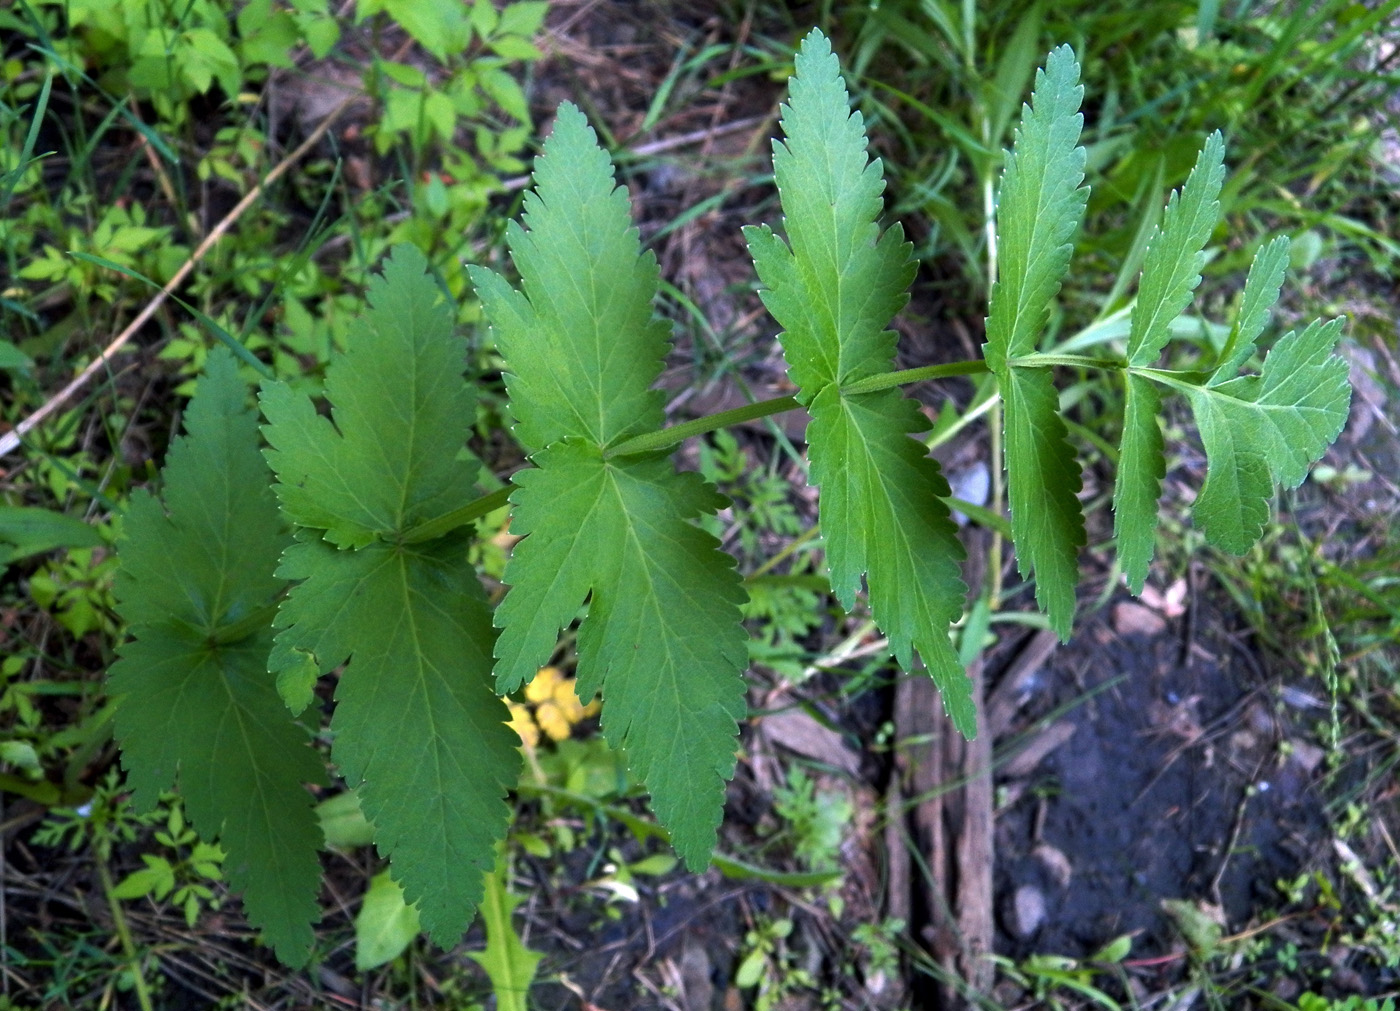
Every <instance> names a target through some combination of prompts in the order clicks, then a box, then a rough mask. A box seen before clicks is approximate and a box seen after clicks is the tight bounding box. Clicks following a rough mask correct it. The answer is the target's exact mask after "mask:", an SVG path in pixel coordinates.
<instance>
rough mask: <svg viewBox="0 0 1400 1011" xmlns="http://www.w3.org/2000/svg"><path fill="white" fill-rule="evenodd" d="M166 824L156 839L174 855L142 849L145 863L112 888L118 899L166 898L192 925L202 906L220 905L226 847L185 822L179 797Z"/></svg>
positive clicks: (170, 810)
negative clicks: (202, 838) (202, 837)
mask: <svg viewBox="0 0 1400 1011" xmlns="http://www.w3.org/2000/svg"><path fill="white" fill-rule="evenodd" d="M168 803H169V814H168V815H167V816H166V819H165V827H164V828H163V829H158V830H157V831H156V833H155V841H156V842H157V843H159V844H160V845H161V846H164V847H165V848H166V849H167V850H170V851H172V853H173V855H174V859H173V860H172V859H171V858H170V857H168V856H166V855H164V854H160V853H142V854H141V861H142V863H144V864H145V865H146V866H145V867H143V868H142V869H141V870H138V871H132V872H131V873H130V874H128V875H127V876H126V877H125V878H123V879H122V880H121V881H118V882H117V885H116V887H115V888H113V889H112V896H113V897H114V898H118V899H140V898H145V897H146V896H150V897H151V898H152V899H154V900H155V901H156V902H165V901H166V900H167V899H168V900H169V901H170V902H171V903H173V904H174V905H176V906H179V907H180V909H181V911H182V912H183V913H184V915H185V924H186V925H187V926H189V927H191V928H193V927H194V925H195V921H196V920H198V919H199V913H200V910H201V909H202V908H203V907H204V906H206V905H208V906H209V907H210V908H211V909H217V908H218V907H219V900H218V898H217V896H216V895H215V893H214V888H215V887H217V886H218V884H219V882H221V881H222V880H223V874H222V872H221V871H220V869H219V865H220V864H222V863H223V862H224V853H223V850H221V849H219V847H217V846H212V845H210V844H209V843H206V842H200V840H199V836H198V835H196V834H195V832H194V830H193V829H191V828H190V827H189V826H188V825H186V824H185V817H184V813H183V810H182V808H181V807H180V804H179V801H178V800H177V799H175V798H173V797H172V798H170V799H169V801H168Z"/></svg>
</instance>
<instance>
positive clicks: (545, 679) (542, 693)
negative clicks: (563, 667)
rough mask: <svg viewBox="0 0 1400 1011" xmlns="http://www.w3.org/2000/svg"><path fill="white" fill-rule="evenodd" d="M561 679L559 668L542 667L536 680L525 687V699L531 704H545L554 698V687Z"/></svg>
mask: <svg viewBox="0 0 1400 1011" xmlns="http://www.w3.org/2000/svg"><path fill="white" fill-rule="evenodd" d="M560 678H561V675H560V674H559V668H558V667H541V668H540V670H539V673H538V674H536V675H535V677H534V680H532V681H531V682H530V683H529V684H528V685H526V686H525V697H526V698H527V699H529V700H530V701H531V702H545V701H547V700H549V699H551V698H553V697H554V687H555V685H557V684H558V683H559V681H560Z"/></svg>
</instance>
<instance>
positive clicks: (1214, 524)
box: [1183, 317, 1351, 554]
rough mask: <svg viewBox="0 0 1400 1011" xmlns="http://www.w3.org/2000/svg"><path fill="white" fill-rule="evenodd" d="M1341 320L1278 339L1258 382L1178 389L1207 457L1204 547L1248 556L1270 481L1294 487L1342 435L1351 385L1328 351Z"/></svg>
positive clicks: (1201, 502)
mask: <svg viewBox="0 0 1400 1011" xmlns="http://www.w3.org/2000/svg"><path fill="white" fill-rule="evenodd" d="M1343 322H1344V321H1343V319H1342V318H1341V317H1338V318H1336V319H1332V320H1328V321H1327V322H1325V323H1324V322H1323V321H1322V320H1314V321H1313V322H1312V323H1310V324H1308V326H1307V327H1306V328H1304V329H1303V331H1302V332H1301V333H1298V332H1291V333H1288V334H1285V335H1284V336H1283V337H1281V338H1280V339H1279V341H1278V343H1277V344H1276V345H1275V346H1274V348H1273V350H1271V351H1270V352H1269V354H1268V356H1267V357H1266V358H1265V359H1264V368H1263V371H1262V372H1261V373H1260V374H1259V375H1257V376H1239V377H1237V378H1234V379H1230V380H1228V381H1225V382H1222V383H1219V384H1217V385H1214V386H1204V387H1195V386H1191V387H1183V391H1184V392H1185V393H1186V395H1187V397H1188V398H1189V399H1190V401H1191V407H1192V410H1193V412H1194V413H1195V416H1196V425H1197V427H1198V428H1199V429H1200V432H1201V440H1202V442H1203V443H1204V444H1205V448H1206V456H1207V459H1208V467H1207V472H1206V483H1205V485H1204V487H1202V489H1201V494H1200V496H1199V497H1198V499H1197V501H1196V508H1195V515H1196V517H1197V519H1198V520H1199V521H1200V523H1201V525H1202V527H1203V528H1204V530H1205V533H1206V537H1207V539H1209V540H1210V541H1211V543H1213V544H1216V545H1217V546H1219V547H1221V548H1224V549H1225V550H1226V551H1231V552H1234V553H1236V554H1238V553H1241V552H1243V551H1245V550H1247V549H1248V548H1249V546H1250V545H1251V544H1253V543H1254V541H1255V540H1257V539H1258V537H1259V535H1260V533H1262V531H1263V528H1264V523H1265V521H1266V520H1267V519H1268V503H1267V501H1266V500H1267V498H1268V496H1269V495H1270V494H1271V493H1272V491H1273V484H1274V482H1275V481H1277V482H1278V483H1280V484H1282V485H1284V486H1285V487H1289V488H1292V487H1296V486H1297V485H1298V484H1300V483H1301V482H1302V480H1303V478H1304V477H1306V476H1307V471H1308V468H1309V467H1310V466H1311V465H1312V464H1313V463H1314V462H1315V461H1316V460H1318V459H1319V458H1320V457H1321V456H1322V454H1323V453H1324V452H1326V450H1327V447H1328V446H1330V445H1331V444H1332V442H1333V441H1334V440H1335V439H1336V438H1337V436H1338V435H1339V434H1340V433H1341V430H1342V426H1343V425H1345V424H1346V419H1347V410H1348V407H1349V406H1350V403H1351V386H1350V383H1349V382H1348V367H1347V363H1346V360H1345V359H1343V358H1341V357H1340V356H1338V355H1335V354H1333V353H1332V349H1333V348H1334V347H1335V346H1336V343H1337V340H1338V338H1339V337H1340V336H1341V332H1342V324H1343Z"/></svg>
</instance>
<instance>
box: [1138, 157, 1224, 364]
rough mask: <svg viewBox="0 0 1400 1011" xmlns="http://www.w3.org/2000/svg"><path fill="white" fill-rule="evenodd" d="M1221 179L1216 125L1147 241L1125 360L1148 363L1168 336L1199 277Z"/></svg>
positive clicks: (1217, 216)
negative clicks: (1159, 224)
mask: <svg viewBox="0 0 1400 1011" xmlns="http://www.w3.org/2000/svg"><path fill="white" fill-rule="evenodd" d="M1224 181H1225V141H1224V139H1223V138H1222V137H1221V136H1220V131H1218V130H1217V131H1216V132H1215V133H1212V134H1211V135H1210V136H1209V137H1207V138H1206V143H1205V147H1203V148H1202V149H1201V153H1200V155H1199V156H1198V157H1197V159H1196V166H1195V168H1193V169H1192V170H1191V175H1190V176H1189V177H1188V178H1187V180H1186V185H1185V186H1183V187H1182V188H1181V192H1180V193H1179V194H1178V193H1177V192H1176V191H1173V192H1172V195H1171V196H1170V197H1169V198H1168V200H1167V209H1166V211H1165V212H1163V214H1162V226H1161V228H1160V229H1155V230H1154V231H1153V234H1152V237H1151V238H1150V239H1148V241H1147V256H1146V257H1145V259H1144V260H1143V265H1142V280H1141V281H1139V282H1138V295H1137V301H1136V302H1135V303H1134V304H1133V314H1132V322H1131V325H1130V328H1129V331H1128V364H1129V365H1151V364H1152V363H1153V362H1154V361H1156V360H1157V356H1158V355H1159V354H1161V353H1162V347H1163V346H1164V345H1165V344H1166V343H1167V340H1168V339H1169V338H1170V337H1171V333H1170V331H1169V329H1168V328H1169V327H1170V325H1171V322H1172V320H1174V319H1176V318H1177V316H1179V315H1181V312H1182V310H1183V309H1185V308H1186V306H1187V304H1188V303H1189V302H1190V301H1191V293H1192V292H1193V291H1195V290H1196V286H1197V285H1199V284H1200V283H1201V268H1202V267H1203V266H1205V262H1206V255H1205V246H1206V243H1207V242H1209V241H1210V233H1211V232H1212V231H1213V230H1214V229H1215V225H1216V222H1217V221H1219V220H1220V200H1219V197H1220V187H1221V185H1222V184H1223V183H1224Z"/></svg>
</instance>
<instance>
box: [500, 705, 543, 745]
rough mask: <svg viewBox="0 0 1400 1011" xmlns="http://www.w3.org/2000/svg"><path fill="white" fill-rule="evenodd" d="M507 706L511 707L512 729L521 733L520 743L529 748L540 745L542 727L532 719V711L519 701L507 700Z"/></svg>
mask: <svg viewBox="0 0 1400 1011" xmlns="http://www.w3.org/2000/svg"><path fill="white" fill-rule="evenodd" d="M506 706H507V707H508V708H509V709H510V729H512V730H514V731H515V732H516V733H517V734H518V735H520V743H521V744H523V745H525V747H527V748H537V747H539V745H540V728H539V727H537V726H535V721H534V720H532V719H530V711H529V710H528V709H526V708H525V707H524V706H522V705H520V704H519V703H518V702H510V701H507V702H506Z"/></svg>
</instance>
